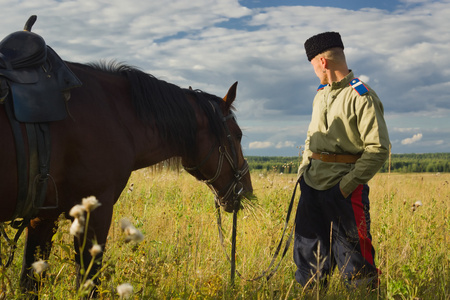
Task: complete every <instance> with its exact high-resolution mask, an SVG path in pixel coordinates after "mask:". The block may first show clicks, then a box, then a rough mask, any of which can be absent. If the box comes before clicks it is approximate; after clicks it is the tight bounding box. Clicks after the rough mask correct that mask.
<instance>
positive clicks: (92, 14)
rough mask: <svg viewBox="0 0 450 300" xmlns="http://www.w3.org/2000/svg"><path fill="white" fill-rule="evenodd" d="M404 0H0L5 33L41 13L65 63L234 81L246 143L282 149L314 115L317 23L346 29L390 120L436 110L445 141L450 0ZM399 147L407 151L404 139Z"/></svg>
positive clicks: (223, 87) (222, 89) (357, 62)
mask: <svg viewBox="0 0 450 300" xmlns="http://www.w3.org/2000/svg"><path fill="white" fill-rule="evenodd" d="M298 2H299V3H300V2H301V1H298ZM402 2H403V3H404V5H400V6H398V7H396V8H395V10H394V9H393V10H392V11H387V10H381V9H362V10H357V11H356V10H351V9H342V8H333V7H318V6H316V7H314V6H284V7H270V8H258V9H248V8H246V7H244V6H242V5H240V3H239V1H237V0H190V1H188V2H186V1H185V0H172V1H167V3H166V2H164V5H161V3H160V2H155V1H138V0H129V1H122V0H111V1H97V2H96V1H88V0H71V1H60V0H41V1H40V2H39V5H38V4H36V3H37V2H36V3H35V2H33V1H15V0H0V7H1V8H2V26H1V27H0V38H1V37H2V36H6V35H7V34H9V33H11V32H13V31H18V30H21V29H22V28H23V25H24V23H25V21H26V19H27V18H28V16H30V15H31V14H36V15H37V16H38V20H37V23H36V24H35V25H34V27H33V31H34V32H36V33H39V34H41V35H42V36H43V37H44V39H45V40H46V42H47V43H48V44H49V45H50V46H52V47H53V48H54V49H55V50H56V51H57V52H58V53H59V54H60V56H61V57H62V58H63V59H66V60H69V61H76V62H82V63H83V62H91V61H98V60H100V59H106V60H111V59H116V60H117V61H123V62H125V63H128V64H130V65H134V66H137V67H139V68H141V69H142V70H144V71H146V72H149V73H151V74H153V75H154V76H156V77H157V78H161V79H164V80H166V81H169V82H173V83H175V84H177V85H180V86H182V87H187V86H189V85H190V86H192V87H193V88H199V89H202V90H204V91H207V92H210V93H213V94H216V95H218V96H221V97H222V96H224V95H225V93H226V91H227V89H228V88H229V86H230V85H231V84H232V83H233V82H234V81H239V86H238V95H237V101H236V103H235V104H236V107H237V108H238V111H237V116H238V119H239V124H240V125H241V127H243V128H248V130H246V131H245V133H246V135H247V137H246V139H248V141H249V142H248V144H249V146H250V149H270V151H272V152H270V153H275V152H273V151H276V149H280V151H281V149H283V148H286V147H290V146H288V145H287V144H283V143H281V144H278V141H287V140H289V141H294V140H295V137H293V134H295V135H298V138H299V140H301V141H303V140H304V138H305V137H306V136H305V134H304V133H303V132H302V131H301V130H300V129H298V124H299V123H308V122H309V120H310V114H311V104H312V99H313V97H314V94H315V87H317V85H318V84H319V83H318V80H317V78H316V77H315V75H314V72H313V69H312V67H311V65H310V63H309V62H308V61H307V59H306V56H305V52H304V49H303V42H304V41H305V40H306V39H307V38H308V37H310V36H311V35H313V34H316V33H318V32H322V31H328V30H334V31H339V32H340V33H341V35H342V37H343V41H344V44H345V46H346V47H345V49H346V54H347V60H348V62H349V67H350V68H352V69H353V70H354V72H355V75H357V76H358V77H360V78H361V80H363V81H365V82H368V83H369V82H370V83H369V85H370V86H371V87H372V88H373V89H374V90H375V91H376V92H377V94H378V95H379V96H380V98H381V100H382V102H383V106H384V110H385V116H386V118H389V116H390V115H392V114H402V116H404V117H405V119H406V116H408V115H416V116H417V115H418V114H420V115H425V114H429V115H433V116H434V117H436V116H437V114H438V112H439V117H440V118H442V120H440V121H442V123H441V124H440V126H438V127H437V128H439V130H440V133H441V136H440V139H443V140H445V141H447V140H450V133H449V132H445V128H450V121H449V120H450V102H449V101H448V99H447V98H446V97H447V96H446V94H445V93H443V92H442V91H445V90H448V88H449V87H450V71H448V70H450V56H448V55H447V52H448V49H449V47H450V43H449V41H450V33H449V32H448V30H447V28H449V27H450V18H448V16H449V15H450V5H449V3H450V1H449V0H436V1H425V0H423V1H422V0H402ZM413 3H414V4H416V5H410V4H413ZM344 18H345V20H346V22H341V20H342V19H344ZM380 20H383V22H380ZM236 24H239V27H235V26H234V25H236ZM353 24H358V26H357V27H355V26H354V25H353ZM412 33H414V34H412ZM405 103H406V104H405ZM410 119H411V120H414V124H408V125H404V124H398V125H397V127H405V129H399V130H398V132H400V131H402V130H403V131H404V132H409V133H410V135H412V134H414V133H417V132H418V130H417V129H418V128H421V129H423V128H424V126H425V125H424V124H425V121H424V120H421V121H419V120H417V119H415V118H414V117H411V118H410ZM255 123H258V124H263V125H262V128H255V127H254V126H253V124H255ZM279 123H283V127H285V128H296V127H297V129H292V130H290V132H292V133H289V136H288V135H287V134H286V131H284V132H282V131H281V130H279V127H281V126H276V125H274V124H279ZM285 123H286V124H285ZM287 123H289V124H287ZM388 125H389V124H388ZM413 127H415V128H414V129H415V130H412V131H411V129H409V128H413ZM274 128H275V129H274ZM306 128H307V124H306ZM406 128H408V129H406ZM389 130H390V132H394V133H395V129H392V128H389ZM422 132H423V131H422ZM423 133H424V134H425V132H423ZM426 135H427V138H429V135H428V133H426ZM391 138H393V140H394V139H398V140H401V139H402V137H401V136H400V135H399V136H393V137H391ZM417 138H418V137H415V138H414V137H413V138H410V139H405V140H403V142H402V143H401V144H402V145H407V143H410V142H415V141H416V139H417ZM259 141H271V142H259ZM405 141H406V144H405V143H404V142H405ZM423 144H425V143H423ZM275 145H276V146H278V147H275ZM445 145H446V144H445ZM422 146H423V145H421V147H422ZM404 148H405V149H407V147H404ZM441 149H444V146H443V147H442V148H441ZM268 151H269V150H268ZM396 151H400V152H401V151H402V150H401V145H399V147H398V148H397V149H396ZM418 151H420V150H418ZM436 151H437V150H436ZM268 153H269V152H268Z"/></svg>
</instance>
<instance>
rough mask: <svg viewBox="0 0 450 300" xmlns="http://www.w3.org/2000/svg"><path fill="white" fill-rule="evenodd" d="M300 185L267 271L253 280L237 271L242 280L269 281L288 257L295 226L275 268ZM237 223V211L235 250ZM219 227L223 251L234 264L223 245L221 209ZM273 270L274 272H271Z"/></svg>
mask: <svg viewBox="0 0 450 300" xmlns="http://www.w3.org/2000/svg"><path fill="white" fill-rule="evenodd" d="M298 185H299V181H297V183H296V184H295V187H294V190H293V192H292V196H291V201H290V203H289V207H288V211H287V215H286V219H285V223H284V228H283V233H282V234H281V239H280V242H279V243H278V246H277V248H276V250H275V253H274V254H273V257H272V260H271V261H270V263H269V266H268V267H267V269H265V270H264V271H263V272H262V273H261V275H259V276H256V277H253V278H251V279H246V278H244V277H243V276H242V275H241V274H240V273H239V271H236V273H237V274H238V276H239V277H241V279H244V280H246V281H256V280H259V279H261V278H263V277H265V278H266V280H267V281H269V279H270V278H272V276H273V275H274V274H275V272H276V271H277V270H278V268H279V267H280V264H281V261H282V260H283V258H284V257H285V256H286V253H287V251H288V250H289V246H290V244H291V242H292V236H293V233H294V229H295V226H292V229H291V231H290V233H289V236H288V237H287V240H286V244H285V247H284V249H283V252H282V255H281V258H280V260H279V261H278V263H277V264H276V265H275V267H274V264H275V261H276V260H277V258H278V255H279V254H280V250H281V247H282V245H283V240H284V237H285V235H286V231H287V228H288V224H289V220H290V218H291V213H292V208H293V206H294V201H295V193H296V191H297V186H298ZM236 223H237V219H236V211H234V214H233V234H232V235H233V236H234V237H232V249H233V247H235V245H236V237H235V231H236ZM294 225H295V224H294ZM217 226H218V229H219V237H220V242H221V244H222V248H223V250H224V252H225V254H226V256H227V259H228V261H231V262H232V259H233V256H232V257H231V260H230V258H229V256H228V254H227V252H226V249H225V246H224V244H223V239H224V238H223V230H222V218H221V214H220V209H219V208H218V209H217ZM232 253H233V250H232ZM232 266H233V264H232ZM272 267H274V268H273V269H272ZM271 269H272V270H271Z"/></svg>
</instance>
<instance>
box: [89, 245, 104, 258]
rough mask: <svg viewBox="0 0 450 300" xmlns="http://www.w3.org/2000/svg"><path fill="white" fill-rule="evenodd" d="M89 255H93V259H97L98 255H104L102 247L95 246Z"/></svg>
mask: <svg viewBox="0 0 450 300" xmlns="http://www.w3.org/2000/svg"><path fill="white" fill-rule="evenodd" d="M89 253H91V255H92V257H96V256H97V255H99V254H100V253H102V246H100V245H99V244H95V245H93V246H92V248H91V249H90V250H89Z"/></svg>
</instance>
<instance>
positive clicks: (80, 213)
mask: <svg viewBox="0 0 450 300" xmlns="http://www.w3.org/2000/svg"><path fill="white" fill-rule="evenodd" d="M84 211H85V209H84V206H83V205H80V204H77V205H75V206H74V207H72V209H71V210H70V212H69V215H70V216H71V217H74V218H81V217H83V218H84Z"/></svg>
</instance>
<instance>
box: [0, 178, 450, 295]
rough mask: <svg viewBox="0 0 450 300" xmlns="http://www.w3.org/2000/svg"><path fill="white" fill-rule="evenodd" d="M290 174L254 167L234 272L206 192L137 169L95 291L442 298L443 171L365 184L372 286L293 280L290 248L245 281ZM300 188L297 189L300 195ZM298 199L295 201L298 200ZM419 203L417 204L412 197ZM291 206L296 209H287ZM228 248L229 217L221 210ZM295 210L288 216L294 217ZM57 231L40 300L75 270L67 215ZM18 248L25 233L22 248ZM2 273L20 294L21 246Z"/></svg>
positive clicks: (62, 287)
mask: <svg viewBox="0 0 450 300" xmlns="http://www.w3.org/2000/svg"><path fill="white" fill-rule="evenodd" d="M295 179H296V178H295V176H292V175H282V174H275V173H265V174H258V173H253V174H252V180H253V186H254V189H255V194H256V195H257V197H258V201H257V203H254V204H253V205H248V204H247V205H246V209H244V210H243V211H242V212H240V214H239V217H238V242H237V257H236V258H237V269H238V271H239V272H240V273H241V274H242V278H241V277H236V280H235V285H234V286H232V285H231V284H230V264H229V262H228V261H227V259H226V254H225V253H224V250H223V249H222V246H221V244H220V241H219V237H218V231H217V223H216V212H215V207H214V199H213V195H212V194H211V192H210V190H209V189H208V188H207V187H206V186H205V185H204V184H202V183H200V182H197V181H196V180H195V179H194V178H192V177H191V176H189V175H187V174H186V173H184V172H181V173H180V174H178V173H176V172H171V171H162V172H153V171H152V170H151V169H143V170H139V171H137V172H134V173H133V175H132V177H131V178H130V181H129V187H130V188H127V189H125V190H124V192H123V193H122V196H121V198H120V199H119V201H118V203H117V204H116V206H115V209H114V216H113V223H112V225H111V229H110V234H109V237H108V244H107V246H106V249H105V256H104V263H105V265H106V267H105V268H104V271H102V273H101V274H100V276H101V278H102V280H103V281H102V285H101V286H100V287H99V291H100V298H103V299H117V298H118V295H117V291H116V288H117V286H118V285H119V284H122V283H130V284H131V285H132V286H133V289H134V294H133V299H318V298H320V299H353V298H354V299H449V298H450V279H449V278H450V266H449V261H450V254H449V251H448V249H449V246H450V237H449V233H450V219H449V212H450V199H449V197H450V187H449V182H450V174H440V175H436V174H406V175H405V174H395V175H393V174H378V175H377V176H376V177H375V178H374V179H373V180H372V181H371V182H370V183H369V185H370V187H371V193H370V199H371V216H372V230H371V232H372V236H373V242H374V246H375V249H376V251H377V257H376V260H377V263H378V266H379V268H380V270H381V272H382V274H381V286H380V290H379V292H377V293H371V294H369V293H368V292H367V291H366V290H348V289H346V288H345V287H344V286H343V285H342V283H341V281H340V280H339V276H338V275H339V274H338V272H335V273H334V275H333V277H332V279H331V285H330V288H329V289H328V291H327V293H326V294H325V293H324V292H320V291H318V290H304V289H303V288H302V287H301V286H300V285H298V284H297V283H296V282H295V279H294V272H295V265H294V263H293V260H292V245H291V247H290V249H289V251H288V253H287V255H286V257H285V258H284V260H283V261H282V263H281V265H280V268H279V269H278V271H277V272H276V273H275V275H274V276H273V278H271V279H270V280H269V281H266V280H258V281H249V280H248V279H251V278H253V277H255V276H258V275H260V274H261V272H263V271H264V270H265V269H266V268H267V267H268V264H269V262H270V260H271V258H272V255H273V253H274V251H275V246H276V245H277V243H278V241H279V238H280V236H281V231H282V229H283V226H284V220H285V214H286V210H287V206H288V202H289V200H290V197H291V193H292V189H293V187H294V184H295ZM298 195H299V192H297V198H298ZM297 200H298V199H297ZM418 201H420V202H421V205H420V206H414V211H413V204H414V203H416V202H417V203H419V202H418ZM294 210H295V207H294ZM123 217H127V218H128V219H129V220H131V221H132V223H133V224H134V225H135V226H136V228H137V229H139V230H140V231H141V232H142V233H143V234H144V236H145V239H144V241H143V242H141V243H140V244H133V243H128V244H127V243H124V237H123V235H122V232H121V230H120V224H119V222H120V219H122V218H123ZM222 217H223V223H224V224H223V227H224V229H225V232H226V233H225V246H226V251H227V253H229V251H230V238H231V223H232V218H231V214H225V215H224V214H223V215H222ZM293 218H294V216H292V218H291V224H292V221H293ZM60 223H61V228H60V230H59V231H58V232H57V233H56V234H55V236H54V238H53V240H54V248H53V251H52V255H51V257H50V259H49V266H50V267H49V269H48V271H47V277H45V278H44V279H43V281H42V285H41V289H40V291H39V297H40V298H41V299H75V298H77V294H76V287H75V267H74V263H73V256H74V249H72V247H71V245H72V240H73V237H72V236H70V234H69V226H70V222H69V221H68V220H64V219H61V221H60ZM22 248H23V237H22V239H21V240H20V242H19V249H20V250H21V249H22ZM20 250H19V252H18V253H17V254H16V258H15V260H14V264H13V266H12V267H11V268H9V269H5V270H2V271H1V275H0V276H1V277H0V285H1V289H2V292H3V293H4V295H5V296H6V298H4V299H22V298H23V295H20V292H19V282H18V274H19V272H20V265H21V257H20V256H21V255H20V254H21V253H20Z"/></svg>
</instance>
